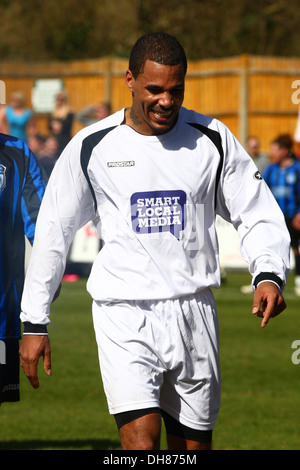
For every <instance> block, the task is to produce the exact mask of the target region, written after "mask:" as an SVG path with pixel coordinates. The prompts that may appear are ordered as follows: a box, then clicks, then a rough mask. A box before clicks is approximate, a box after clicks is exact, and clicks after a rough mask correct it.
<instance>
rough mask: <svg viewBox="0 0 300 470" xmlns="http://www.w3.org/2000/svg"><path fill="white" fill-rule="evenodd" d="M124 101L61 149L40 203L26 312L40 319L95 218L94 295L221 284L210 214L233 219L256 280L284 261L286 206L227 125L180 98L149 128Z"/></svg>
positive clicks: (281, 272) (154, 295)
mask: <svg viewBox="0 0 300 470" xmlns="http://www.w3.org/2000/svg"><path fill="white" fill-rule="evenodd" d="M123 121H124V110H121V111H119V112H117V113H115V114H113V115H112V116H110V117H108V118H106V119H104V120H102V121H99V122H98V123H96V124H93V125H92V126H89V127H87V128H85V129H83V130H82V131H80V132H79V133H78V134H77V135H76V136H75V137H74V138H73V139H72V140H71V142H70V143H69V144H68V146H67V147H66V148H65V150H64V152H63V153H62V155H61V156H60V158H59V160H58V162H57V164H56V165H55V168H54V170H53V173H52V175H51V177H50V180H49V183H48V186H47V190H46V194H45V197H44V199H43V202H42V206H41V209H40V213H39V217H38V223H37V228H36V235H35V243H34V247H33V251H32V255H31V260H30V264H29V267H28V270H27V275H26V280H25V287H24V293H23V299H22V313H21V319H22V321H23V322H24V321H29V322H31V323H38V324H43V325H45V324H47V323H48V322H49V318H48V316H49V306H50V303H51V300H52V298H53V295H54V293H55V291H56V289H57V287H58V285H59V283H60V281H61V278H62V275H63V273H64V267H65V261H66V256H67V253H68V250H69V247H70V244H71V242H72V240H73V238H74V235H75V233H76V231H77V230H78V229H79V228H80V227H82V226H83V225H84V224H85V223H87V222H88V221H90V220H93V221H94V223H95V225H96V227H97V231H98V234H99V237H101V238H102V239H103V241H104V246H103V248H102V249H101V251H100V252H99V254H98V256H97V258H96V260H95V262H94V264H93V267H92V271H91V274H90V277H89V279H88V284H87V288H88V291H89V293H90V294H91V296H92V298H93V299H94V300H96V301H109V302H111V301H112V302H114V301H118V300H120V299H122V300H126V299H128V300H139V299H145V300H146V299H157V300H159V299H171V298H178V297H180V296H184V295H190V294H193V293H195V292H198V291H200V290H201V289H204V288H206V287H218V286H219V285H220V267H219V259H218V242H217V236H216V230H215V225H214V222H215V216H216V214H219V215H220V216H222V217H223V218H225V219H226V220H228V221H230V222H232V224H233V225H234V227H235V228H236V230H237V231H238V233H239V236H240V244H241V254H242V256H243V257H244V259H245V260H246V261H247V262H248V263H249V270H250V273H251V274H252V276H253V278H255V277H256V276H257V275H258V274H259V273H261V272H272V273H274V274H275V275H276V276H278V277H280V278H281V279H282V281H283V286H284V284H285V282H286V278H287V274H288V269H289V234H288V232H287V229H286V227H285V223H284V219H283V215H282V213H281V211H280V209H279V207H278V205H277V203H276V202H275V200H274V198H273V196H272V194H271V192H270V190H269V189H268V187H267V185H266V184H265V182H264V181H263V180H262V179H261V178H260V175H259V173H258V171H257V168H256V166H255V164H254V163H253V161H252V159H251V158H250V157H249V156H248V154H247V153H246V152H245V150H244V149H243V147H242V146H241V145H240V144H239V143H238V141H237V140H236V138H235V137H234V136H233V134H232V133H231V132H230V131H229V130H228V128H227V127H226V126H225V125H223V124H222V123H221V122H219V121H218V120H216V119H212V118H210V117H207V116H204V115H201V114H198V113H196V112H194V111H190V110H187V109H185V108H183V107H182V108H181V110H180V113H179V117H178V121H177V123H176V125H175V127H174V128H173V129H172V130H171V131H169V132H167V133H166V134H163V135H160V136H145V135H141V134H139V133H137V132H136V131H135V130H133V129H132V128H131V127H129V126H127V125H124V124H123Z"/></svg>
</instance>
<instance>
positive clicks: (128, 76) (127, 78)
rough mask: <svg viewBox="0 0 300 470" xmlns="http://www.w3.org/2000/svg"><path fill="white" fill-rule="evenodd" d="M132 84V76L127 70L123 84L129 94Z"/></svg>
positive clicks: (133, 80)
mask: <svg viewBox="0 0 300 470" xmlns="http://www.w3.org/2000/svg"><path fill="white" fill-rule="evenodd" d="M134 82H135V79H134V76H133V75H132V72H131V71H130V70H129V69H128V70H127V71H126V74H125V83H126V85H127V87H128V89H129V91H131V93H133V88H134Z"/></svg>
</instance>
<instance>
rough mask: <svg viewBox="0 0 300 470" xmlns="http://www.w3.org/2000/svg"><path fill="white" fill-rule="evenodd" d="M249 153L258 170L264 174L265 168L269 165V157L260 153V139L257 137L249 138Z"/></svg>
mask: <svg viewBox="0 0 300 470" xmlns="http://www.w3.org/2000/svg"><path fill="white" fill-rule="evenodd" d="M247 152H248V153H249V155H250V156H251V157H252V159H253V161H254V163H255V165H256V166H257V169H258V170H259V171H260V173H262V172H263V171H264V169H265V167H266V166H267V165H268V164H269V159H268V156H267V155H265V154H263V153H261V152H260V142H259V138H258V137H256V136H249V137H248V139H247Z"/></svg>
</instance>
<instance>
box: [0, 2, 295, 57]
mask: <svg viewBox="0 0 300 470" xmlns="http://www.w3.org/2000/svg"><path fill="white" fill-rule="evenodd" d="M0 17H1V36H0V55H1V60H2V61H46V60H77V59H84V58H86V59H92V58H98V57H103V56H107V55H112V56H122V57H125V56H128V54H129V51H130V49H131V47H132V45H133V43H134V42H135V40H136V39H137V38H138V37H139V36H140V35H141V34H143V33H145V32H149V31H167V32H169V33H171V34H174V35H175V36H177V37H178V39H179V40H180V41H181V42H182V44H183V45H184V47H185V49H186V51H187V55H188V57H189V59H190V60H199V59H203V58H218V57H227V56H232V55H239V54H244V53H249V54H257V55H279V56H299V55H300V42H299V40H298V29H299V22H300V9H299V5H298V2H297V1H296V0H275V1H274V0H242V1H238V2H237V1H236V0H226V1H224V0H223V1H222V0H184V1H182V0H165V1H164V2H161V0H99V1H95V0H85V1H84V2H83V1H82V0H60V1H58V0H47V1H43V2H41V1H40V0H26V1H24V0H10V1H7V0H0Z"/></svg>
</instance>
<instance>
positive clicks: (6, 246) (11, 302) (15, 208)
mask: <svg viewBox="0 0 300 470" xmlns="http://www.w3.org/2000/svg"><path fill="white" fill-rule="evenodd" d="M46 181H47V180H46V179H45V176H44V175H42V172H41V169H40V167H39V165H38V163H37V161H36V159H35V157H34V155H33V154H32V152H31V151H30V150H29V148H28V146H27V144H26V143H24V142H23V141H21V140H19V139H17V138H15V137H10V136H8V135H4V134H0V243H1V245H0V299H1V301H0V343H1V347H0V349H1V357H0V403H1V402H5V401H19V399H20V394H19V339H20V335H21V325H20V318H19V316H20V302H21V295H22V290H23V283H24V262H25V238H24V236H26V237H27V239H28V240H29V242H30V243H33V239H34V232H35V223H36V219H37V214H38V210H39V208H40V204H41V200H42V197H43V195H44V192H45V188H46Z"/></svg>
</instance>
